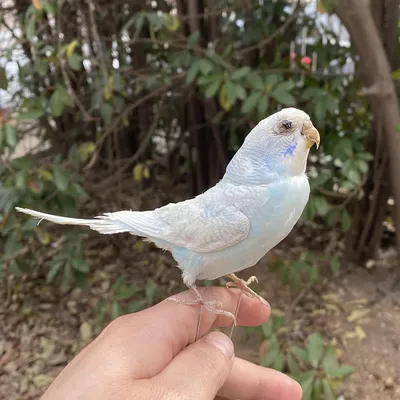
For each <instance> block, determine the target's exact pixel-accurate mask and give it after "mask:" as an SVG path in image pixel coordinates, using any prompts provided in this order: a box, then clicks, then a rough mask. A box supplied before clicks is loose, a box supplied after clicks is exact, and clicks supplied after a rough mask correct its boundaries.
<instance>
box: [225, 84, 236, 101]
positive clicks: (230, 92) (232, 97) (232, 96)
mask: <svg viewBox="0 0 400 400" xmlns="http://www.w3.org/2000/svg"><path fill="white" fill-rule="evenodd" d="M225 91H226V96H227V97H228V100H229V101H230V102H231V103H234V102H235V101H236V85H235V84H234V83H233V82H231V81H226V82H225Z"/></svg>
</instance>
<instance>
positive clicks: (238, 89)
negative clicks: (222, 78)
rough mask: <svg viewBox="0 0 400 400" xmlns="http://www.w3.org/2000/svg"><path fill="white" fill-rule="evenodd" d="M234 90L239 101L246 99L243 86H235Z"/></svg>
mask: <svg viewBox="0 0 400 400" xmlns="http://www.w3.org/2000/svg"><path fill="white" fill-rule="evenodd" d="M235 89H236V97H237V98H239V99H240V100H244V99H245V98H246V90H245V88H244V87H243V86H240V85H238V84H236V85H235Z"/></svg>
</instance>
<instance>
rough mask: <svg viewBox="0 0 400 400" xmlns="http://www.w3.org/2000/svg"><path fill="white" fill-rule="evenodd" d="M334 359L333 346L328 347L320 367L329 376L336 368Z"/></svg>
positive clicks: (334, 350) (334, 351)
mask: <svg viewBox="0 0 400 400" xmlns="http://www.w3.org/2000/svg"><path fill="white" fill-rule="evenodd" d="M336 357H337V356H336V349H335V348H334V347H333V346H328V347H327V349H326V351H325V355H324V358H323V360H322V367H323V368H324V371H325V372H326V374H327V375H329V376H330V375H331V373H332V372H333V371H335V370H336V369H337V368H338V365H337V360H336Z"/></svg>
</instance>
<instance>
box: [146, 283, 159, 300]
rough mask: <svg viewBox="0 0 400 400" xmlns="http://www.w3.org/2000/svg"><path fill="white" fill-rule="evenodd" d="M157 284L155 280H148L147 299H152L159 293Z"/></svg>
mask: <svg viewBox="0 0 400 400" xmlns="http://www.w3.org/2000/svg"><path fill="white" fill-rule="evenodd" d="M157 289H158V288H157V285H155V284H154V282H153V281H151V280H148V281H147V283H146V288H145V296H146V299H149V300H152V299H153V298H154V297H155V296H156V294H157Z"/></svg>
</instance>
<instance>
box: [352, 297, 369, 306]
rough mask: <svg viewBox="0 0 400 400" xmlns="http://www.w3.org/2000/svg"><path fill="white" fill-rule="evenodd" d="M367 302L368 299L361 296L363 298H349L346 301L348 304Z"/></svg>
mask: <svg viewBox="0 0 400 400" xmlns="http://www.w3.org/2000/svg"><path fill="white" fill-rule="evenodd" d="M368 302H369V300H368V299H366V298H363V299H354V300H351V301H349V302H348V304H360V305H362V304H368Z"/></svg>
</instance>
